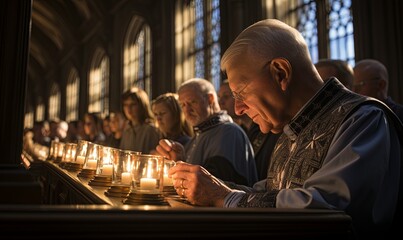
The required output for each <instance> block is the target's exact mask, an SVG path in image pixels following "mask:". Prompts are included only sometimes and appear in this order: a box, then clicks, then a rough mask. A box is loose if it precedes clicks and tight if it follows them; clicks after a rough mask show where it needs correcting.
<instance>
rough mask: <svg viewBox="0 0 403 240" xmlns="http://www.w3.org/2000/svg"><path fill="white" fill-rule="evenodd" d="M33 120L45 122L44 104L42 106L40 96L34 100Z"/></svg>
mask: <svg viewBox="0 0 403 240" xmlns="http://www.w3.org/2000/svg"><path fill="white" fill-rule="evenodd" d="M35 120H36V121H43V120H45V104H43V99H42V97H41V96H38V97H37V100H36V109H35Z"/></svg>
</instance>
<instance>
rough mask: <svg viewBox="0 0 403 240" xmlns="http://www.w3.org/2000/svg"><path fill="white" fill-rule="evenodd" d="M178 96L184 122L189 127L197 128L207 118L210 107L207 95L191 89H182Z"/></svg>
mask: <svg viewBox="0 0 403 240" xmlns="http://www.w3.org/2000/svg"><path fill="white" fill-rule="evenodd" d="M178 96H179V104H180V106H181V108H182V111H183V113H184V114H185V118H186V121H188V122H189V124H190V125H191V126H193V127H194V126H197V125H198V124H200V123H201V122H203V121H204V120H206V119H207V118H208V117H209V112H208V109H209V106H210V105H209V102H208V96H207V95H204V94H202V93H200V92H199V91H196V90H194V89H193V88H191V87H184V88H182V89H181V90H180V91H179V92H178Z"/></svg>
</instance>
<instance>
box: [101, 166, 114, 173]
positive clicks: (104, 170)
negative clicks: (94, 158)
mask: <svg viewBox="0 0 403 240" xmlns="http://www.w3.org/2000/svg"><path fill="white" fill-rule="evenodd" d="M112 170H113V166H112V165H111V164H108V165H104V166H103V167H102V175H112Z"/></svg>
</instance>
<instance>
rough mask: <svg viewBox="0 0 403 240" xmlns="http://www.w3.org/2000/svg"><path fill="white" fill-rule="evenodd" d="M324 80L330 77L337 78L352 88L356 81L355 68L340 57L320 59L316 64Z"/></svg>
mask: <svg viewBox="0 0 403 240" xmlns="http://www.w3.org/2000/svg"><path fill="white" fill-rule="evenodd" d="M315 67H316V69H317V70H318V72H319V75H320V76H321V78H322V80H323V81H327V80H328V79H329V78H330V77H335V78H337V79H338V80H339V81H340V82H341V83H343V85H344V86H345V87H346V88H348V89H350V90H352V89H353V81H354V71H353V68H352V67H351V66H350V64H348V63H347V62H346V61H343V60H339V59H320V60H319V61H318V62H317V63H316V64H315Z"/></svg>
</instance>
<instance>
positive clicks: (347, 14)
mask: <svg viewBox="0 0 403 240" xmlns="http://www.w3.org/2000/svg"><path fill="white" fill-rule="evenodd" d="M265 4H266V10H267V11H266V13H267V17H269V18H277V19H279V20H282V21H284V22H286V23H288V24H289V25H291V26H293V27H295V28H296V29H298V30H299V31H300V32H301V33H302V35H303V36H304V38H305V40H306V42H307V44H308V48H309V52H310V53H311V58H312V61H313V62H314V63H316V62H317V61H318V60H319V59H321V58H331V59H341V60H346V61H347V62H348V63H349V64H351V65H352V66H354V63H355V54H354V30H353V17H352V9H351V0H279V1H274V0H266V1H265Z"/></svg>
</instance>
